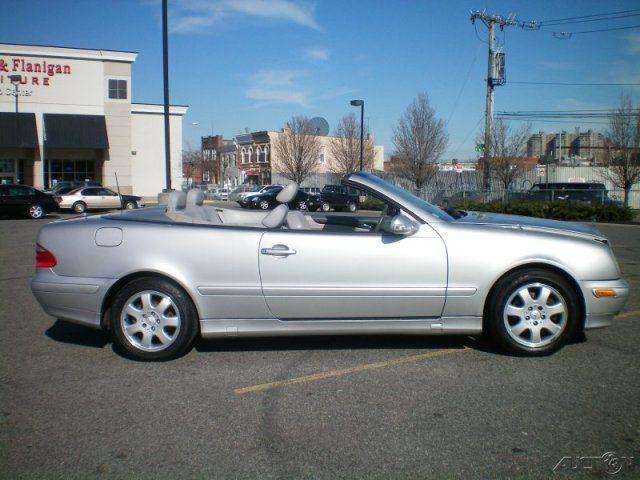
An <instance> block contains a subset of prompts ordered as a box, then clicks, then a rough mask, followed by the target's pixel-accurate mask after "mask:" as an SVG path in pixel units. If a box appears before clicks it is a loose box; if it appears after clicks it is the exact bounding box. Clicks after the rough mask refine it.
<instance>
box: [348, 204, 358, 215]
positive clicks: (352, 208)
mask: <svg viewBox="0 0 640 480" xmlns="http://www.w3.org/2000/svg"><path fill="white" fill-rule="evenodd" d="M347 210H349V211H350V212H351V213H353V212H355V211H356V210H358V206H357V205H356V204H355V203H354V202H349V203H347Z"/></svg>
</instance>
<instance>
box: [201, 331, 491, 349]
mask: <svg viewBox="0 0 640 480" xmlns="http://www.w3.org/2000/svg"><path fill="white" fill-rule="evenodd" d="M479 342H481V339H476V338H473V337H468V336H462V335H456V336H453V335H451V336H415V335H389V336H382V335H380V336H379V335H341V336H333V335H331V336H307V337H305V336H300V337H298V336H293V337H263V338H244V337H240V338H237V337H236V338H216V339H203V338H200V339H198V340H197V341H196V343H195V349H196V350H197V351H198V352H233V351H240V352H247V351H277V350H289V351H297V350H358V349H362V350H365V349H381V350H385V349H391V350H402V349H423V350H433V349H443V348H447V349H456V348H459V349H463V348H478V345H479V344H480V343H479ZM484 348H486V349H487V350H490V351H492V352H495V353H499V350H497V349H492V347H491V346H490V345H486V346H485V347H484Z"/></svg>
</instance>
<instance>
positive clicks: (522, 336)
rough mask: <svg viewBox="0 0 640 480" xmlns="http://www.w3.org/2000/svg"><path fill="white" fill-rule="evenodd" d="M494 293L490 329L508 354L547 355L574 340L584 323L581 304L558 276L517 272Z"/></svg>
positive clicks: (533, 270) (489, 322)
mask: <svg viewBox="0 0 640 480" xmlns="http://www.w3.org/2000/svg"><path fill="white" fill-rule="evenodd" d="M493 292H494V293H493V295H492V298H491V299H490V304H489V305H488V307H489V308H488V315H489V318H487V319H486V326H487V329H488V331H489V333H490V334H491V336H492V337H493V338H494V339H495V340H496V341H497V342H498V343H499V344H500V345H501V346H502V347H503V348H504V349H506V350H507V351H509V352H511V353H515V354H519V355H529V356H539V355H547V354H550V353H553V352H555V351H556V350H558V349H560V348H561V347H562V346H563V345H564V344H565V343H567V341H568V340H569V339H571V338H573V337H574V335H575V333H576V330H577V328H578V325H579V323H580V300H579V298H578V295H577V294H576V292H575V290H574V289H573V288H572V286H571V285H570V284H569V282H567V280H566V279H565V278H564V277H562V276H560V275H558V274H557V273H554V272H551V271H548V270H541V269H531V270H519V271H515V272H512V273H510V274H508V275H506V276H505V277H503V278H502V279H501V280H499V281H498V283H497V284H496V285H495V287H494V289H493Z"/></svg>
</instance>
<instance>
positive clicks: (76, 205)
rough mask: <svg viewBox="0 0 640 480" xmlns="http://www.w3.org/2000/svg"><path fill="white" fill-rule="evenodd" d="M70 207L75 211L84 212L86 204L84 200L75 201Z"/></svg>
mask: <svg viewBox="0 0 640 480" xmlns="http://www.w3.org/2000/svg"><path fill="white" fill-rule="evenodd" d="M71 209H72V210H73V211H74V212H76V213H84V212H86V211H87V204H86V203H84V202H76V203H74V204H73V206H72V207H71Z"/></svg>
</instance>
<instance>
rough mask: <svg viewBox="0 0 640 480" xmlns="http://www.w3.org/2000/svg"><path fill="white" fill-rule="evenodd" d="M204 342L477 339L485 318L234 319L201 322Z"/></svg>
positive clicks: (204, 320)
mask: <svg viewBox="0 0 640 480" xmlns="http://www.w3.org/2000/svg"><path fill="white" fill-rule="evenodd" d="M200 333H201V335H202V336H203V337H204V338H219V337H280V336H287V335H477V334H480V333H482V317H442V318H412V319H406V318H398V319H393V318H385V319H376V320H371V319H367V320H358V319H349V320H284V321H283V320H278V319H277V318H233V319H203V320H200Z"/></svg>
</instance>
